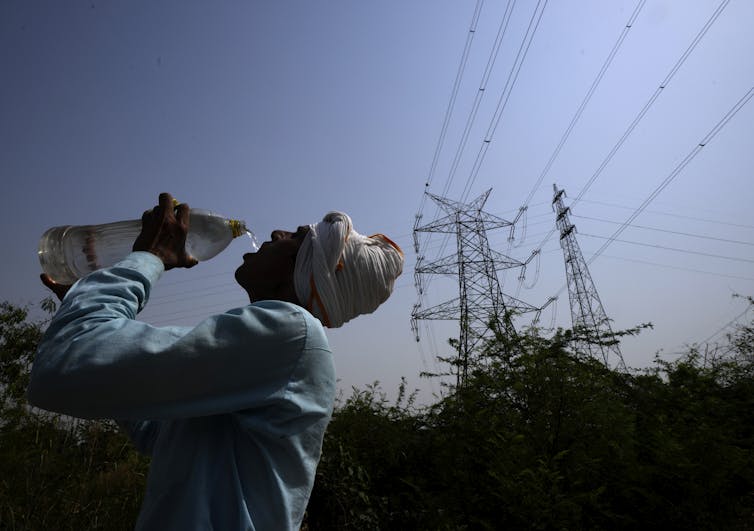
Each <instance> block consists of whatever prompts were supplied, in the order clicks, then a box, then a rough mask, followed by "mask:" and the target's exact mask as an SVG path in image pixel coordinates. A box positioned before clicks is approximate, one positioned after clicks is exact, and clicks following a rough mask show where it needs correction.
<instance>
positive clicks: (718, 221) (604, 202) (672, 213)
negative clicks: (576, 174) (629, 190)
mask: <svg viewBox="0 0 754 531" xmlns="http://www.w3.org/2000/svg"><path fill="white" fill-rule="evenodd" d="M581 201H582V202H583V203H592V204H595V205H603V206H608V207H612V208H622V209H625V210H633V209H634V207H632V206H626V205H619V204H617V203H610V202H607V201H595V200H593V199H582V200H581ZM644 212H647V213H649V214H659V215H661V216H669V217H674V218H679V219H689V220H692V221H702V222H704V223H715V224H717V225H728V226H730V227H739V228H743V229H754V225H745V224H743V223H733V222H729V221H720V220H716V219H708V218H700V217H697V216H688V215H683V214H676V213H674V212H664V211H661V210H649V209H646V210H645V211H644Z"/></svg>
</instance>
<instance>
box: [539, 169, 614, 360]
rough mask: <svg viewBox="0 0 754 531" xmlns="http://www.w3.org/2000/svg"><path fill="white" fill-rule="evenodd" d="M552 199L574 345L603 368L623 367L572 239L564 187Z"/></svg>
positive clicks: (590, 279)
mask: <svg viewBox="0 0 754 531" xmlns="http://www.w3.org/2000/svg"><path fill="white" fill-rule="evenodd" d="M552 188H553V191H554V193H555V195H554V198H553V200H552V206H553V210H554V211H555V214H556V217H555V224H556V225H557V228H558V230H559V231H560V247H561V248H562V249H563V257H564V258H565V270H566V281H567V284H568V299H569V300H570V302H571V324H572V326H573V329H574V331H575V332H576V334H577V335H578V337H579V338H580V339H578V340H577V341H576V344H575V346H576V348H577V349H578V350H580V351H582V352H586V353H588V354H589V355H591V356H593V357H597V358H598V359H599V358H600V357H601V358H602V360H603V361H604V362H605V365H606V366H607V367H611V368H615V367H617V368H619V369H621V370H625V369H626V364H625V363H624V361H623V355H622V354H621V352H620V348H619V346H618V341H617V340H616V339H615V336H614V335H613V330H612V327H611V326H610V320H609V319H608V318H607V314H606V313H605V308H604V307H603V306H602V301H600V297H599V295H598V294H597V288H596V287H595V286H594V281H593V280H592V275H590V274H589V268H588V267H587V264H586V261H585V260H584V255H583V254H581V248H580V247H579V243H578V242H577V241H576V226H575V225H574V224H573V223H571V221H570V219H569V217H568V213H569V212H570V207H566V206H564V205H563V195H565V190H558V187H557V185H555V184H553V185H552Z"/></svg>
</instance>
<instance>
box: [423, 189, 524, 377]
mask: <svg viewBox="0 0 754 531" xmlns="http://www.w3.org/2000/svg"><path fill="white" fill-rule="evenodd" d="M491 191H492V190H491V189H490V190H487V191H486V192H485V193H483V194H482V195H480V196H479V197H477V198H476V199H474V200H473V201H471V202H470V203H461V202H458V201H452V200H450V199H446V198H444V197H439V196H436V195H433V194H430V193H427V195H428V196H429V197H430V198H431V199H432V200H433V201H434V202H435V203H436V204H437V205H438V206H439V207H440V209H441V210H442V212H444V213H445V215H444V216H442V217H440V218H438V219H436V220H434V221H432V222H431V223H429V224H427V225H424V226H419V219H418V217H417V222H416V225H415V227H414V249H415V250H416V255H417V259H416V267H415V270H414V281H415V284H416V288H417V291H418V293H419V301H420V302H417V304H415V305H414V309H413V311H412V313H411V328H412V329H413V331H414V333H415V334H416V340H417V341H418V340H419V335H418V323H417V321H418V320H423V319H441V320H458V321H459V328H460V332H459V338H458V341H459V343H458V351H459V352H458V355H459V358H460V359H459V361H460V363H459V367H458V373H457V381H458V384H459V385H462V384H463V382H464V381H465V379H466V375H467V369H468V360H469V355H470V354H471V353H472V351H473V350H474V348H475V347H477V346H478V345H479V344H480V342H481V341H482V339H483V338H484V337H486V336H490V335H491V331H490V328H489V324H490V322H491V321H494V322H496V323H497V324H498V325H499V328H500V330H503V331H506V332H507V333H509V334H515V329H514V327H513V324H512V322H511V319H510V315H509V313H508V312H509V311H513V312H517V313H524V312H530V311H539V308H535V307H534V306H531V305H529V304H526V303H524V302H521V301H519V300H518V299H515V298H514V297H510V296H508V295H504V294H503V292H502V291H501V288H500V283H499V281H498V277H497V271H498V270H502V269H508V268H514V267H521V266H523V265H524V263H522V262H520V261H518V260H514V259H512V258H510V257H508V256H505V255H503V254H501V253H499V252H497V251H494V250H492V249H491V248H490V244H489V242H488V240H487V231H488V230H493V229H500V228H505V227H512V226H513V225H514V222H510V221H506V220H504V219H502V218H499V217H496V216H493V215H491V214H488V213H486V212H483V211H482V208H483V207H484V204H485V202H486V201H487V197H488V196H489V194H490V192H491ZM519 215H520V212H519ZM419 233H444V234H452V235H455V240H456V241H455V243H456V245H455V251H454V252H453V253H452V254H449V255H447V256H444V257H441V258H438V259H436V260H434V261H431V262H427V263H425V262H424V256H422V255H421V252H420V248H419ZM438 274H439V275H453V276H455V275H457V276H458V297H455V298H453V299H451V300H448V301H446V302H443V303H441V304H438V305H436V306H432V307H430V308H426V309H423V308H422V303H421V300H422V296H423V295H424V286H425V285H427V283H425V282H424V280H423V278H424V276H425V275H438Z"/></svg>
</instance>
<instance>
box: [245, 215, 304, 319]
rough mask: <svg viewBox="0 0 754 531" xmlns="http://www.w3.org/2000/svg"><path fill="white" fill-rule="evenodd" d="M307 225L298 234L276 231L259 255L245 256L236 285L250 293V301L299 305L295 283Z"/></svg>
mask: <svg viewBox="0 0 754 531" xmlns="http://www.w3.org/2000/svg"><path fill="white" fill-rule="evenodd" d="M308 232H309V227H308V226H301V227H299V228H298V230H296V232H288V231H283V230H276V231H273V232H272V235H271V239H270V241H267V242H264V243H263V244H262V246H261V247H260V248H259V250H258V251H257V252H256V253H247V254H245V255H244V256H243V264H241V266H240V267H239V268H238V269H236V282H238V283H239V284H240V285H241V287H242V288H244V289H245V290H246V292H247V293H248V294H249V299H250V300H251V301H252V302H254V301H260V300H270V299H274V300H282V301H288V302H294V303H296V304H300V302H299V301H298V299H297V297H296V290H295V288H294V284H293V272H294V269H295V266H296V255H297V254H298V250H299V247H301V243H302V242H303V241H304V237H305V236H306V234H307V233H308Z"/></svg>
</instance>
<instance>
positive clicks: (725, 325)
mask: <svg viewBox="0 0 754 531" xmlns="http://www.w3.org/2000/svg"><path fill="white" fill-rule="evenodd" d="M749 310H751V305H748V306H746V308H744V311H742V312H741V313H739V314H738V315H736V316H735V317H734V318H733V319H731V320H730V321H728V322H727V323H725V324H724V325H723V326H721V327H720V328H719V329H717V330H716V331H715V332H713V333H712V334H711V335H710V336H709V337H707V338H706V339H703V340H701V341H699V342H698V343H707V342H708V341H709V340H710V339H712V338H713V337H715V336H716V335H717V334H719V333H720V332H722V331H723V330H726V329H727V328H728V327H730V326H732V325H733V324H734V323H736V322H737V321H738V320H739V319H740V318H741V317H743V316H744V315H746V314H747V313H748V312H749Z"/></svg>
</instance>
